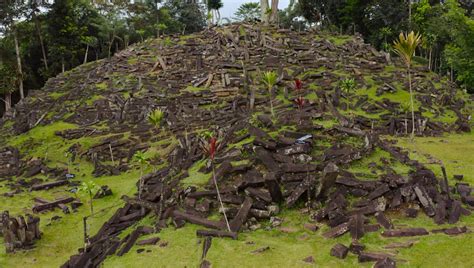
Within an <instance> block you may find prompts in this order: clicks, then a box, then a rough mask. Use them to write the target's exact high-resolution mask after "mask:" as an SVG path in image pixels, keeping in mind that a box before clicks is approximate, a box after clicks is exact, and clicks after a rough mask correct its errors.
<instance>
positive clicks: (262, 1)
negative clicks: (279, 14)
mask: <svg viewBox="0 0 474 268" xmlns="http://www.w3.org/2000/svg"><path fill="white" fill-rule="evenodd" d="M260 8H261V10H260V12H261V13H260V14H261V20H262V22H263V23H265V24H268V22H269V16H268V13H267V11H268V8H269V7H268V0H260Z"/></svg>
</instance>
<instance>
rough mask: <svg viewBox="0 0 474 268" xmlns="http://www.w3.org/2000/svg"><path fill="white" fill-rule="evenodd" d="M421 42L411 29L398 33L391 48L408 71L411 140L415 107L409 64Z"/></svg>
mask: <svg viewBox="0 0 474 268" xmlns="http://www.w3.org/2000/svg"><path fill="white" fill-rule="evenodd" d="M420 43H421V34H419V33H417V34H415V33H414V32H413V31H411V32H410V33H409V34H403V33H400V35H399V37H398V40H395V41H394V43H393V49H394V51H395V53H397V54H398V55H399V56H400V57H401V58H402V60H403V61H404V62H405V65H406V67H407V73H408V86H409V87H410V103H411V120H412V131H411V140H412V141H413V139H414V137H415V107H414V103H413V91H412V85H411V66H412V59H413V55H414V54H415V50H416V47H417V46H418V45H419V44H420Z"/></svg>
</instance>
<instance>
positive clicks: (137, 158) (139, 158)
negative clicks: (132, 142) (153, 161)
mask: <svg viewBox="0 0 474 268" xmlns="http://www.w3.org/2000/svg"><path fill="white" fill-rule="evenodd" d="M133 161H134V162H135V163H136V164H138V165H139V166H140V168H143V167H144V166H146V165H148V164H149V162H150V159H149V158H148V156H147V155H146V154H145V152H143V151H137V152H136V153H135V154H134V155H133Z"/></svg>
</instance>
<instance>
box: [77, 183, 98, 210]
mask: <svg viewBox="0 0 474 268" xmlns="http://www.w3.org/2000/svg"><path fill="white" fill-rule="evenodd" d="M101 191H102V189H101V188H100V186H98V185H97V184H95V183H94V182H93V181H88V182H83V183H82V184H81V187H80V188H79V192H81V193H84V194H85V195H87V197H88V198H89V205H90V208H91V215H92V214H94V205H93V200H94V196H95V195H96V194H97V193H100V192H101Z"/></svg>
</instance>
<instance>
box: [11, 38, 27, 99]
mask: <svg viewBox="0 0 474 268" xmlns="http://www.w3.org/2000/svg"><path fill="white" fill-rule="evenodd" d="M13 39H14V42H15V52H16V63H17V68H18V76H19V89H20V98H21V99H23V98H24V97H25V92H24V91H23V70H22V68H21V57H20V48H19V47H18V36H17V32H16V29H13Z"/></svg>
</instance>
